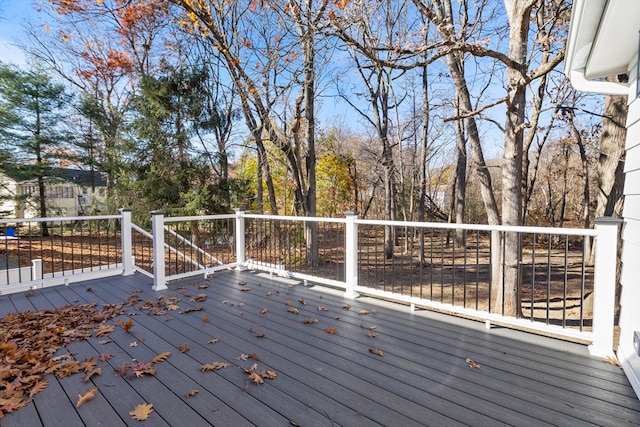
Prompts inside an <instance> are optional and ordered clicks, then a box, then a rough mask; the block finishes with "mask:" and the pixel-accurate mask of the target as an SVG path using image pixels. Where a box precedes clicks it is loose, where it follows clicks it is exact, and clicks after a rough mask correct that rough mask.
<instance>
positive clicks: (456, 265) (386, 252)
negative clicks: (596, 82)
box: [0, 210, 620, 355]
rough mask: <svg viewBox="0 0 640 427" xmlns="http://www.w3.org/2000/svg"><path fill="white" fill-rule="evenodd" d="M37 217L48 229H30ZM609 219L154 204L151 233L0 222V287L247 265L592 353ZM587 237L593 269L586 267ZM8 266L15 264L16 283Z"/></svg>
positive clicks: (604, 300)
mask: <svg viewBox="0 0 640 427" xmlns="http://www.w3.org/2000/svg"><path fill="white" fill-rule="evenodd" d="M43 223H45V224H46V225H47V227H48V228H49V231H50V233H48V235H47V236H41V235H40V234H41V233H40V231H41V229H42V227H41V226H42V224H43ZM619 223H620V221H618V220H612V219H606V218H605V219H599V220H596V226H595V229H593V230H590V229H558V228H549V227H508V226H487V225H471V224H443V223H421V222H400V221H373V220H363V219H358V217H357V214H355V213H347V215H346V216H345V217H344V218H319V217H313V218H309V217H290V216H272V215H254V214H247V213H245V212H243V211H236V213H235V214H231V215H210V216H199V217H165V216H164V214H163V213H162V212H160V211H158V212H153V215H152V230H144V229H142V228H140V227H138V226H137V225H135V224H132V222H131V212H129V211H128V210H122V211H120V214H119V215H107V216H95V217H73V218H68V217H64V218H44V219H20V220H15V219H11V220H0V228H4V229H5V230H9V229H10V228H11V229H13V231H12V232H11V233H7V232H5V237H4V239H3V240H0V254H2V256H4V263H5V270H6V271H5V272H2V271H1V270H0V276H4V277H5V278H6V280H5V282H7V283H8V284H0V292H1V293H10V292H17V291H21V290H28V289H36V288H39V287H46V286H53V285H58V284H68V283H70V282H73V281H80V280H88V279H92V278H97V277H104V276H109V275H116V274H123V275H128V274H132V273H134V272H136V271H138V272H141V273H143V274H146V275H148V276H150V277H153V279H154V285H153V288H154V289H156V290H163V289H167V282H168V281H173V280H178V279H184V278H187V277H193V276H196V275H203V276H205V277H206V276H207V275H210V274H212V273H214V272H216V271H219V270H226V269H231V268H237V269H247V268H249V269H253V270H261V271H267V272H269V273H271V274H276V275H280V276H285V277H292V278H296V279H299V280H303V281H304V282H305V283H308V282H312V283H317V284H322V285H328V286H332V287H337V288H340V289H343V290H344V292H345V297H347V298H356V297H357V296H358V295H360V294H366V295H370V296H374V297H380V298H386V299H392V300H395V301H399V302H404V303H406V304H408V305H409V306H410V307H411V308H412V309H415V308H416V307H418V308H428V309H435V310H440V311H445V312H448V313H454V314H458V315H463V316H466V317H472V318H475V319H478V320H482V321H484V322H486V324H487V326H490V325H491V324H500V325H505V326H509V327H516V328H523V329H527V330H531V331H535V332H540V333H545V334H553V335H556V336H559V337H565V338H568V339H572V340H578V341H582V342H585V343H588V344H590V350H591V352H592V353H593V354H598V355H609V354H612V348H613V313H614V298H615V269H616V252H617V251H616V248H617V229H618V226H619ZM509 234H511V235H516V236H517V242H518V247H517V248H516V250H517V251H519V252H520V257H519V258H520V260H521V261H520V264H519V265H518V266H516V267H515V268H516V270H517V279H516V281H517V283H518V286H517V287H516V289H517V291H516V292H517V301H518V313H516V315H506V314H509V313H507V312H505V310H504V304H501V303H500V301H504V298H503V297H504V295H500V294H499V292H498V291H497V290H498V289H502V288H504V286H503V285H505V280H506V279H505V277H506V275H505V274H504V271H505V269H506V266H505V265H504V263H502V261H501V260H502V259H503V256H504V251H506V250H507V248H506V246H505V244H504V242H505V238H504V237H505V236H507V235H509ZM592 239H593V240H594V241H595V245H594V246H595V267H594V266H591V265H590V264H589V262H588V261H589V257H588V251H589V250H590V249H591V244H590V242H591V240H592ZM391 241H392V242H393V244H392V245H391V246H392V247H391V250H390V248H389V242H391ZM512 241H513V240H512ZM311 242H313V244H311ZM385 242H386V244H385ZM48 251H50V253H51V254H54V255H55V253H57V258H55V262H54V261H52V260H51V259H49V258H50V257H47V256H43V255H47V254H49V252H48ZM56 251H57V252H56ZM0 259H1V257H0ZM38 260H41V261H38ZM32 264H33V265H32ZM12 268H20V269H22V270H19V272H18V273H17V274H18V280H17V281H16V279H15V278H14V277H13V275H14V272H12V271H10V270H11V269H12ZM0 283H2V279H0ZM591 307H592V308H591Z"/></svg>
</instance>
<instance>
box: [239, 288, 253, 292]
mask: <svg viewBox="0 0 640 427" xmlns="http://www.w3.org/2000/svg"><path fill="white" fill-rule="evenodd" d="M250 290H251V288H242V289H240V292H249V291H250Z"/></svg>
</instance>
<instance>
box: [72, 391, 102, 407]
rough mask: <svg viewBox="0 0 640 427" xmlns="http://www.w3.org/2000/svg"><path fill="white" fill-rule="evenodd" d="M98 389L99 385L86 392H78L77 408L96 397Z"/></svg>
mask: <svg viewBox="0 0 640 427" xmlns="http://www.w3.org/2000/svg"><path fill="white" fill-rule="evenodd" d="M96 391H98V387H93V388H91V389H89V390H87V391H86V392H85V393H84V394H80V393H78V401H77V402H76V408H77V407H79V406H80V405H83V404H84V403H86V402H88V401H89V400H91V399H93V398H94V397H96Z"/></svg>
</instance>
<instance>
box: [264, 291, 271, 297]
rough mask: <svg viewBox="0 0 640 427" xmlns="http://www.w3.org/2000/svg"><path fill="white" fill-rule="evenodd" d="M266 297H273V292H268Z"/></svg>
mask: <svg viewBox="0 0 640 427" xmlns="http://www.w3.org/2000/svg"><path fill="white" fill-rule="evenodd" d="M265 295H266V296H268V297H270V296H271V295H273V292H271V291H267V292H266V293H265Z"/></svg>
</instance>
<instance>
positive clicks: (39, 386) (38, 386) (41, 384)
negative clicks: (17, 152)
mask: <svg viewBox="0 0 640 427" xmlns="http://www.w3.org/2000/svg"><path fill="white" fill-rule="evenodd" d="M48 385H49V381H36V383H35V384H34V385H33V387H31V391H29V397H30V398H31V397H33V396H35V395H36V394H38V393H40V392H41V391H42V390H44V389H45V388H47V386H48ZM0 418H2V417H1V416H0Z"/></svg>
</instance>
